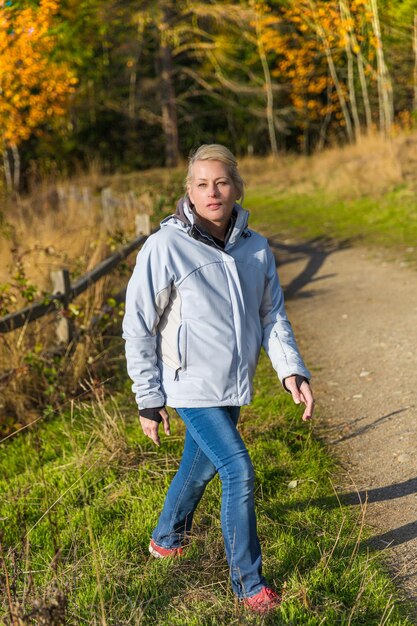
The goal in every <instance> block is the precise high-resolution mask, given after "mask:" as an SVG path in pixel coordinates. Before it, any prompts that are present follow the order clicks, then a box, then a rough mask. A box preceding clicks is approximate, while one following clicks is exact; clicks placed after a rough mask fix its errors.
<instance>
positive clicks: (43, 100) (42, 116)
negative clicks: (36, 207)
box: [0, 0, 76, 188]
mask: <svg viewBox="0 0 417 626" xmlns="http://www.w3.org/2000/svg"><path fill="white" fill-rule="evenodd" d="M58 8H59V4H58V2H57V1H56V0H41V1H40V4H39V6H28V7H25V8H19V7H14V6H13V4H11V3H10V2H8V3H5V2H4V0H3V1H2V3H1V4H0V137H1V139H0V141H1V148H2V151H3V155H4V167H5V175H6V180H7V184H8V187H9V188H11V187H12V186H13V184H14V186H15V187H16V188H17V187H18V185H19V176H20V159H19V152H18V146H19V144H20V143H21V142H22V141H24V140H26V139H28V138H29V137H30V136H31V134H32V133H34V132H35V131H39V130H40V129H41V127H42V125H43V124H44V123H45V122H46V121H48V120H51V119H53V118H56V117H59V116H62V115H63V114H64V112H65V110H66V104H67V102H68V97H69V96H70V94H72V93H73V92H74V89H75V84H76V78H75V75H74V73H73V72H72V71H71V69H70V68H69V66H68V65H66V64H64V63H60V62H57V61H56V60H54V56H53V55H54V49H55V47H56V36H55V35H53V34H52V32H51V28H52V25H53V20H54V16H55V14H56V13H57V11H58ZM9 152H11V153H12V155H13V161H14V167H13V178H12V172H11V168H10V164H9V163H10V162H9Z"/></svg>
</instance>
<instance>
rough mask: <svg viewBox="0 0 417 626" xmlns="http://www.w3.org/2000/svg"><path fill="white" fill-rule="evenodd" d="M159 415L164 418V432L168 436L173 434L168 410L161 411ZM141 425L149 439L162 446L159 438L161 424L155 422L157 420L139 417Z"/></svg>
mask: <svg viewBox="0 0 417 626" xmlns="http://www.w3.org/2000/svg"><path fill="white" fill-rule="evenodd" d="M159 415H160V416H161V417H162V423H163V425H164V432H165V434H166V435H170V434H171V429H170V425H169V415H168V412H167V410H166V409H161V410H160V411H159ZM139 421H140V425H141V426H142V430H143V432H144V433H145V435H146V436H147V437H149V439H152V441H153V442H154V444H155V445H156V446H160V445H161V440H160V438H159V432H158V431H159V423H158V422H155V420H150V419H148V418H147V417H142V415H139Z"/></svg>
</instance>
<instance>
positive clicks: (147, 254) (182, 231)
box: [123, 199, 310, 409]
mask: <svg viewBox="0 0 417 626" xmlns="http://www.w3.org/2000/svg"><path fill="white" fill-rule="evenodd" d="M180 208H181V215H178V214H176V215H171V216H170V217H168V218H166V219H165V220H164V221H163V222H162V223H161V228H160V230H159V231H158V232H156V233H155V234H153V235H151V236H150V237H149V238H148V239H147V241H146V242H145V244H144V246H143V247H142V249H141V250H140V252H139V254H138V257H137V263H136V267H135V269H134V271H133V274H132V277H131V279H130V281H129V284H128V287H127V295H126V311H125V316H124V320H123V338H124V339H125V341H126V358H127V368H128V373H129V376H130V377H131V379H132V380H133V386H132V389H133V392H134V393H135V395H136V400H137V403H138V406H139V408H140V409H145V408H153V407H160V406H163V405H165V404H166V405H168V406H171V407H174V408H175V407H178V408H180V407H206V406H228V405H237V406H241V405H244V404H249V403H250V401H251V398H252V379H253V376H254V373H255V368H256V364H257V361H258V357H259V352H260V349H261V346H262V345H263V347H264V348H265V350H266V352H267V354H268V356H269V358H270V359H271V362H272V365H273V367H274V368H275V370H276V372H277V374H278V376H279V378H280V380H281V381H282V380H283V379H284V378H286V377H287V376H290V375H292V374H300V375H301V376H305V377H306V378H310V373H309V371H308V370H307V369H306V367H305V365H304V363H303V360H302V358H301V356H300V353H299V351H298V348H297V344H296V342H295V338H294V335H293V331H292V328H291V325H290V322H289V321H288V319H287V316H286V313H285V308H284V298H283V293H282V289H281V286H280V284H279V280H278V276H277V271H276V266H275V259H274V256H273V254H272V252H271V249H270V248H269V246H268V243H267V240H266V239H265V238H264V237H262V236H261V235H259V234H258V233H256V232H254V231H253V230H250V229H249V228H248V227H247V222H248V216H249V213H248V212H247V211H245V210H244V209H243V208H242V207H241V206H239V205H237V204H236V205H235V208H234V215H235V218H236V219H235V222H234V225H233V228H232V230H231V232H230V233H229V237H228V239H227V240H226V241H227V242H226V245H225V248H224V250H223V249H222V248H221V247H217V246H216V244H215V243H214V242H213V240H211V239H210V237H208V238H207V243H209V244H210V245H207V243H205V242H204V235H202V234H201V232H199V231H198V230H196V227H195V223H194V214H193V212H192V211H191V209H190V208H189V206H188V203H187V200H185V199H184V200H183V201H182V207H180ZM177 213H178V211H177ZM196 233H197V234H196Z"/></svg>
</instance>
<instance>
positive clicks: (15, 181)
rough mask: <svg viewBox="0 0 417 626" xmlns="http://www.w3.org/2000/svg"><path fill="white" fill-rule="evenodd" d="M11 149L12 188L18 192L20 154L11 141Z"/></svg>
mask: <svg viewBox="0 0 417 626" xmlns="http://www.w3.org/2000/svg"><path fill="white" fill-rule="evenodd" d="M11 150H12V154H13V188H14V190H15V191H16V192H19V187H20V154H19V149H18V147H17V145H16V144H15V143H12V145H11Z"/></svg>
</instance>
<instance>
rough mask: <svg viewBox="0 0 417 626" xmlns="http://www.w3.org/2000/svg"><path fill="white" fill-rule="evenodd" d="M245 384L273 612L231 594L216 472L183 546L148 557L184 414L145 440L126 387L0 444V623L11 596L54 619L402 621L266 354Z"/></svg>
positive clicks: (35, 618)
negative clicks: (263, 613) (278, 603)
mask: <svg viewBox="0 0 417 626" xmlns="http://www.w3.org/2000/svg"><path fill="white" fill-rule="evenodd" d="M255 390H256V397H255V400H254V402H253V404H252V405H251V407H250V408H246V409H245V410H244V411H243V414H242V420H241V425H240V429H241V432H242V433H243V436H244V439H245V441H246V442H247V444H248V447H249V449H250V453H251V456H252V459H253V461H254V465H255V469H256V471H257V490H256V501H257V512H258V520H259V534H260V538H261V543H262V545H263V554H264V572H265V574H266V576H267V578H268V579H269V580H270V581H271V583H272V584H274V585H275V586H276V587H277V588H278V589H279V588H281V587H282V586H283V585H284V586H285V596H286V601H285V603H284V605H283V607H282V610H281V611H280V612H279V613H278V614H277V615H275V616H270V617H267V618H266V619H260V618H255V617H252V616H248V615H246V614H245V612H244V610H243V609H242V608H241V607H240V606H238V605H237V604H236V602H235V600H234V596H233V594H232V592H231V590H230V587H229V583H228V571H227V564H226V561H225V557H224V550H223V544H222V537H221V531H220V525H219V517H220V514H219V503H220V484H219V481H218V480H217V479H216V480H215V481H213V483H212V484H211V485H210V486H209V488H208V489H207V492H206V494H205V496H204V500H203V501H202V503H201V505H200V508H199V511H198V514H197V515H196V520H195V528H194V533H193V536H192V537H191V545H190V547H189V549H188V550H187V554H186V556H185V557H184V558H183V559H181V560H177V561H172V560H167V561H164V562H161V561H158V560H154V559H151V558H149V556H148V552H147V546H148V541H149V535H150V533H151V530H152V528H153V526H154V525H155V523H156V520H157V515H158V511H159V510H160V508H161V505H162V502H163V497H164V493H165V491H166V488H167V486H168V484H169V481H170V480H171V478H172V476H173V474H174V472H175V469H176V467H177V464H178V460H179V457H180V455H181V450H182V438H183V427H182V424H181V422H180V420H179V418H175V417H173V431H174V432H173V435H172V436H171V437H170V438H166V437H164V439H163V446H162V448H161V450H157V449H156V448H154V447H153V446H152V444H151V443H150V441H149V440H148V439H146V438H145V437H144V436H143V434H142V433H141V431H140V428H139V425H138V423H137V418H136V417H135V415H136V410H135V408H134V406H133V402H132V401H130V395H128V394H127V393H119V395H117V396H113V397H111V398H110V397H109V398H108V399H107V400H106V399H104V400H103V399H102V398H101V399H100V398H97V401H96V402H94V403H89V404H87V403H85V404H82V403H79V404H77V405H75V404H73V406H72V409H71V407H70V408H67V410H63V411H62V412H61V413H60V414H55V415H50V416H49V417H46V418H45V421H44V423H43V424H42V426H41V427H38V428H34V429H33V430H31V431H30V432H27V433H26V434H24V435H20V436H17V437H12V438H11V439H10V440H9V441H8V442H7V444H3V446H2V449H1V452H0V476H1V479H0V491H1V497H0V502H1V504H0V518H1V519H2V521H3V531H2V537H1V544H2V551H1V558H0V561H1V563H0V564H1V565H2V570H3V577H2V579H1V580H2V586H3V587H4V589H3V591H4V593H3V594H1V595H2V597H3V601H2V603H1V605H0V607H1V608H0V616H1V617H2V619H3V620H4V623H8V622H7V621H6V620H7V615H8V612H9V611H10V607H12V610H14V611H15V614H16V615H19V616H20V617H21V618H22V619H23V623H24V624H32V623H46V624H61V623H64V621H59V619H61V620H64V618H63V617H62V616H63V615H64V613H65V614H66V618H65V620H66V621H65V623H66V624H77V625H78V624H90V625H93V624H100V625H103V624H108V625H110V624H149V625H151V624H153V625H167V626H168V625H169V626H171V625H174V624H178V625H181V626H183V625H185V624H187V625H195V626H197V625H198V626H204V625H207V626H208V625H217V624H258V623H265V624H276V625H280V624H291V625H294V626H295V625H299V624H303V625H304V624H306V625H311V626H313V625H317V626H318V625H319V624H342V625H346V626H348V625H352V626H353V625H360V624H361V625H362V624H363V625H364V626H365V625H366V626H372V625H375V626H377V625H380V626H382V625H385V624H389V625H391V626H394V625H395V626H400V625H401V626H406V625H408V624H410V622H409V621H408V620H407V618H406V617H405V613H404V611H403V609H402V608H401V606H400V604H399V602H398V601H397V600H396V599H395V598H396V595H395V591H394V589H393V585H392V583H391V582H390V580H389V578H388V577H387V576H386V574H385V573H384V571H383V568H382V566H381V563H380V559H379V556H378V555H376V554H373V553H371V552H370V551H369V549H368V547H367V540H366V535H364V533H363V515H362V514H363V511H361V510H360V509H359V510H348V509H347V508H346V507H342V506H341V505H340V504H339V502H338V499H337V496H336V494H335V491H334V489H333V486H332V476H333V475H334V473H335V471H336V468H335V466H334V463H333V462H332V461H331V460H330V459H329V457H328V456H327V454H326V452H325V450H324V449H323V447H322V446H321V444H320V443H318V442H317V440H316V439H315V438H314V433H313V431H312V428H311V426H310V425H306V424H303V423H302V422H301V419H300V410H299V408H298V407H296V406H294V405H293V403H292V401H291V400H290V398H289V396H288V395H287V394H285V393H284V392H282V391H280V390H279V385H278V382H277V380H276V375H275V374H274V373H273V371H272V369H271V366H270V364H269V362H268V361H267V358H266V357H265V356H263V357H262V358H261V362H260V367H259V370H258V374H257V377H256V380H255ZM126 398H129V399H128V400H126ZM6 572H7V579H8V584H7V585H6V581H5V573H6ZM7 588H8V593H6V591H7ZM8 596H9V601H8ZM8 605H9V606H8ZM23 615H26V617H25V618H23ZM28 615H32V617H31V618H29V617H28ZM45 615H46V616H47V617H45ZM40 616H43V619H44V620H48V619H49V621H44V622H40ZM57 616H58V617H57ZM59 616H61V617H59ZM53 620H55V621H53ZM16 623H17V622H16Z"/></svg>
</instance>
